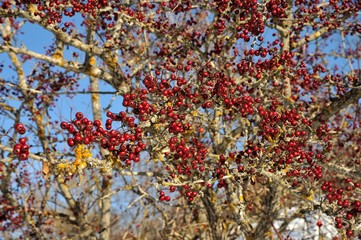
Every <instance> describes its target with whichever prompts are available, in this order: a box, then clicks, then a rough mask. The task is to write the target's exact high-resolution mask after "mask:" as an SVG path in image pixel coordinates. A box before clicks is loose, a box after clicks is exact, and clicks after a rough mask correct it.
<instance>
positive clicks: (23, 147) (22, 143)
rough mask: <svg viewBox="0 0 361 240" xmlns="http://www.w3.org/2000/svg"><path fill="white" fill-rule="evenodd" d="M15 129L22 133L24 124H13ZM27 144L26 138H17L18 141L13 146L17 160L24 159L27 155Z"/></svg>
mask: <svg viewBox="0 0 361 240" xmlns="http://www.w3.org/2000/svg"><path fill="white" fill-rule="evenodd" d="M14 128H15V131H16V132H18V133H19V134H21V135H23V134H25V133H26V128H25V126H24V124H22V123H17V124H15V126H14ZM29 149H30V147H29V145H28V144H27V138H19V142H18V143H16V144H15V145H14V146H13V153H14V154H15V155H16V156H17V157H18V158H19V160H21V161H24V160H27V159H28V157H29Z"/></svg>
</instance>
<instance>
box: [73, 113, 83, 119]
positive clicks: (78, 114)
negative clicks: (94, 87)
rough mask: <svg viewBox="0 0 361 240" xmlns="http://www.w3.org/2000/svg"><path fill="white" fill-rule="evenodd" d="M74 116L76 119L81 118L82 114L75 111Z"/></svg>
mask: <svg viewBox="0 0 361 240" xmlns="http://www.w3.org/2000/svg"><path fill="white" fill-rule="evenodd" d="M75 117H76V119H78V120H81V119H82V118H83V117H84V115H83V113H82V112H77V113H76V114H75Z"/></svg>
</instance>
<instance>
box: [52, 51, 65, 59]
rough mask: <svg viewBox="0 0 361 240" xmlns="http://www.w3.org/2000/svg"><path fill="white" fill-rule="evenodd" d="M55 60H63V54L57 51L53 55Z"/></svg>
mask: <svg viewBox="0 0 361 240" xmlns="http://www.w3.org/2000/svg"><path fill="white" fill-rule="evenodd" d="M53 58H54V59H62V58H63V53H62V52H60V51H55V52H54V54H53Z"/></svg>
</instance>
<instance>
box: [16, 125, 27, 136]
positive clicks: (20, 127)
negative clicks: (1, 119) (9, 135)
mask: <svg viewBox="0 0 361 240" xmlns="http://www.w3.org/2000/svg"><path fill="white" fill-rule="evenodd" d="M15 131H17V132H18V133H19V134H24V133H25V132H26V129H25V127H24V125H23V124H22V123H17V124H15Z"/></svg>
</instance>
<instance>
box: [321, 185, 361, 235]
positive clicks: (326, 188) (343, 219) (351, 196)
mask: <svg viewBox="0 0 361 240" xmlns="http://www.w3.org/2000/svg"><path fill="white" fill-rule="evenodd" d="M337 182H339V181H337ZM336 184H337V183H336V182H332V181H324V182H323V184H322V186H321V190H322V191H323V192H324V193H325V194H326V195H325V200H328V201H326V202H325V203H324V204H325V205H326V206H328V207H329V208H330V209H336V211H334V212H332V214H333V215H336V216H337V217H336V218H335V226H336V228H337V229H344V228H346V234H347V236H348V237H352V236H353V231H352V229H351V226H352V223H353V222H354V221H357V219H358V217H359V216H361V201H360V200H359V199H357V198H355V196H357V195H355V193H356V191H357V189H360V188H361V184H360V183H357V182H353V181H352V180H351V179H350V178H345V179H344V180H343V184H342V186H338V185H336Z"/></svg>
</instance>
